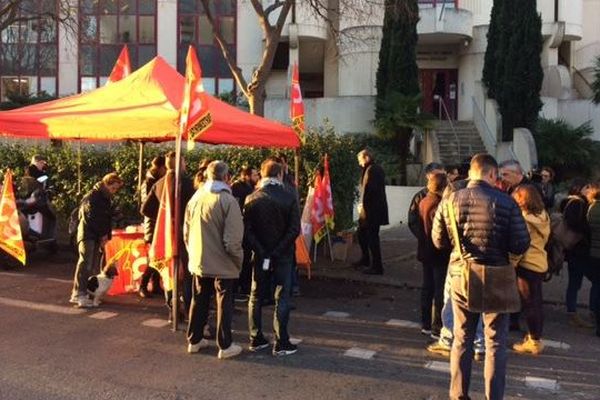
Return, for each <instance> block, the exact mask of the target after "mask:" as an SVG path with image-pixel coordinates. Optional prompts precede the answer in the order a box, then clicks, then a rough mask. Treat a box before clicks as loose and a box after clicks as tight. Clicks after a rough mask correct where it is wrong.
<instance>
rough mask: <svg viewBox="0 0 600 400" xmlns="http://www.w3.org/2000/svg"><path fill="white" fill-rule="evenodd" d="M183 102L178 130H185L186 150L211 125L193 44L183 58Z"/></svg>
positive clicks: (190, 148)
mask: <svg viewBox="0 0 600 400" xmlns="http://www.w3.org/2000/svg"><path fill="white" fill-rule="evenodd" d="M183 90H184V92H183V102H182V103H181V111H180V114H179V131H180V132H181V134H182V135H183V134H184V133H186V132H187V135H188V136H187V137H188V142H187V143H188V146H187V147H188V151H190V150H192V149H193V148H194V141H195V140H196V138H197V137H198V136H200V134H202V132H204V131H206V130H207V129H208V128H210V126H211V125H212V116H211V114H210V110H209V109H208V99H207V97H206V93H205V92H204V86H203V85H202V68H200V62H198V57H197V56H196V50H195V49H194V47H193V46H190V47H189V49H188V53H187V57H186V59H185V86H184V89H183Z"/></svg>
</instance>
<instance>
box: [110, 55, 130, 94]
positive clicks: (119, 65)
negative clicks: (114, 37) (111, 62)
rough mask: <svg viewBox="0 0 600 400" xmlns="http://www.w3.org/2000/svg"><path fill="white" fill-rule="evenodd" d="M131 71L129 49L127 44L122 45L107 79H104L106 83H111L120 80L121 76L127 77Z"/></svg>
mask: <svg viewBox="0 0 600 400" xmlns="http://www.w3.org/2000/svg"><path fill="white" fill-rule="evenodd" d="M130 73H131V62H130V61H129V50H128V49H127V45H124V46H123V49H122V50H121V53H120V54H119V58H117V62H116V63H115V66H114V67H113V69H112V71H111V73H110V76H109V77H108V81H106V85H107V86H108V85H110V84H111V83H114V82H117V81H120V80H121V79H123V78H127V77H128V76H129V74H130Z"/></svg>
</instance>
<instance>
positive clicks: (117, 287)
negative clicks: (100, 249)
mask: <svg viewBox="0 0 600 400" xmlns="http://www.w3.org/2000/svg"><path fill="white" fill-rule="evenodd" d="M104 255H105V263H106V264H110V263H115V265H116V266H117V270H118V271H119V275H118V276H116V277H115V279H114V280H113V285H112V287H111V289H110V290H109V291H108V294H109V295H111V296H114V295H118V294H123V293H130V292H136V291H137V290H138V286H139V281H140V279H141V278H142V274H143V273H144V271H145V270H146V268H148V249H147V246H146V243H144V234H143V233H139V232H134V233H127V232H125V231H123V230H113V233H112V239H111V240H109V241H108V242H107V243H106V245H105V246H104Z"/></svg>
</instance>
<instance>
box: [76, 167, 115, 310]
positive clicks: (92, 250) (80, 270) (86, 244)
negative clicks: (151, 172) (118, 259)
mask: <svg viewBox="0 0 600 400" xmlns="http://www.w3.org/2000/svg"><path fill="white" fill-rule="evenodd" d="M121 186H123V181H122V180H121V178H119V176H118V175H117V174H116V173H114V172H113V173H110V174H108V175H105V176H104V178H102V181H101V182H98V183H97V184H96V185H94V188H93V189H92V191H91V192H89V193H88V194H87V195H86V196H85V197H84V198H83V201H82V202H81V206H80V207H79V225H78V227H77V245H78V249H79V260H78V261H77V267H76V269H75V277H74V278H73V290H72V292H71V299H70V300H69V301H70V302H71V303H74V304H77V307H80V308H87V307H92V301H91V300H90V299H89V297H88V294H87V281H88V278H89V277H90V276H92V275H93V274H94V272H96V271H98V270H99V267H100V259H101V255H102V249H103V248H104V245H105V244H106V242H107V241H108V240H109V239H110V236H111V231H112V215H113V208H112V201H111V199H112V197H113V196H114V194H115V193H117V191H118V190H119V189H120V188H121Z"/></svg>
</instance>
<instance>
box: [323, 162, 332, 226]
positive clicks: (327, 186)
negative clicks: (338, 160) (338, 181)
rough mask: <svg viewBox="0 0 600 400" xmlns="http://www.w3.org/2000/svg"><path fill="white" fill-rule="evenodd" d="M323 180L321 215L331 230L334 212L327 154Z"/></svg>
mask: <svg viewBox="0 0 600 400" xmlns="http://www.w3.org/2000/svg"><path fill="white" fill-rule="evenodd" d="M323 164H324V168H323V169H324V171H323V180H322V181H321V193H322V201H323V217H324V218H325V224H326V225H327V228H328V229H329V230H330V231H332V230H333V228H335V223H334V219H335V212H334V211H333V196H332V194H331V180H330V178H329V156H328V155H327V154H325V158H324V163H323Z"/></svg>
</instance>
